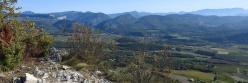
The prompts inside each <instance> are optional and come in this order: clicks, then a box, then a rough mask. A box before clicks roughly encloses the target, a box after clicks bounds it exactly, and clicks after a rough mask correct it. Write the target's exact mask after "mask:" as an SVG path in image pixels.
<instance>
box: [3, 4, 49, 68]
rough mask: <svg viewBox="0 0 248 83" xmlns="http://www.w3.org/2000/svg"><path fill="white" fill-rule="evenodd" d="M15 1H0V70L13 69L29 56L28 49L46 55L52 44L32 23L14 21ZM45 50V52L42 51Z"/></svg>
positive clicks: (15, 15) (15, 12) (15, 14)
mask: <svg viewBox="0 0 248 83" xmlns="http://www.w3.org/2000/svg"><path fill="white" fill-rule="evenodd" d="M16 2H17V0H1V1H0V11H1V12H0V70H1V71H8V70H11V69H14V68H15V67H16V66H18V65H19V64H20V63H22V61H23V60H24V57H26V54H30V52H33V51H30V50H27V49H28V48H38V47H41V49H40V50H42V52H39V53H36V54H35V55H39V54H46V52H47V50H46V49H48V48H49V46H50V45H51V43H52V38H51V37H50V36H48V35H47V33H46V32H44V31H42V30H40V29H38V28H37V27H35V24H34V23H33V22H20V21H18V20H17V19H16V17H17V16H18V13H17V12H18V11H17V10H18V8H16V7H15V3H16ZM44 50H46V51H44Z"/></svg>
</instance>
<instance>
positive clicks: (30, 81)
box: [13, 62, 111, 83]
mask: <svg viewBox="0 0 248 83" xmlns="http://www.w3.org/2000/svg"><path fill="white" fill-rule="evenodd" d="M99 73H100V71H97V72H96V74H90V73H87V72H79V71H75V70H72V69H70V67H69V66H65V65H60V64H57V63H55V62H47V63H44V65H43V67H36V68H35V69H34V70H33V73H26V74H25V76H21V77H16V78H14V79H13V81H14V83H111V82H110V81H108V80H106V79H103V78H100V77H98V76H97V74H99Z"/></svg>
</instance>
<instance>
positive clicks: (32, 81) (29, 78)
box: [24, 73, 42, 83]
mask: <svg viewBox="0 0 248 83" xmlns="http://www.w3.org/2000/svg"><path fill="white" fill-rule="evenodd" d="M41 82H42V81H41V79H38V78H36V77H34V75H32V74H29V73H26V74H25V82H24V83H41Z"/></svg>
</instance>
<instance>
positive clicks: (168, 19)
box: [19, 8, 248, 43]
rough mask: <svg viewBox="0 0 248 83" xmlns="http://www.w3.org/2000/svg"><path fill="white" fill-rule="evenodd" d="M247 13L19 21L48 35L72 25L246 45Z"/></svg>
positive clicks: (69, 15) (84, 15)
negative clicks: (35, 25)
mask: <svg viewBox="0 0 248 83" xmlns="http://www.w3.org/2000/svg"><path fill="white" fill-rule="evenodd" d="M247 15H248V12H247V10H245V9H240V8H229V9H205V10H199V11H193V12H180V13H148V12H135V11H133V12H125V13H118V14H104V13H94V12H77V11H68V12H56V13H47V14H38V13H34V12H31V11H27V12H23V13H22V14H21V15H20V17H19V19H20V20H23V19H25V20H26V19H29V20H32V21H34V22H35V23H36V24H37V25H38V26H39V27H41V28H44V29H45V30H47V31H48V32H50V33H60V32H72V30H73V29H72V26H73V23H80V24H82V25H86V26H91V27H93V28H94V29H98V30H100V31H102V32H106V33H111V34H117V35H127V36H146V35H148V34H149V35H155V36H159V37H161V38H174V37H178V36H180V37H184V38H187V39H192V40H198V39H199V40H206V41H209V42H219V43H223V42H233V43H248V41H244V40H248V38H246V37H245V35H246V34H248V16H247ZM175 35H176V36H175Z"/></svg>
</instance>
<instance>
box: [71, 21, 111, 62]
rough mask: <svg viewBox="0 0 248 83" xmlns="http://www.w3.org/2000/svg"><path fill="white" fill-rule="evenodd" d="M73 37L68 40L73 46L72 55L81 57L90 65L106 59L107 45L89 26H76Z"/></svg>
mask: <svg viewBox="0 0 248 83" xmlns="http://www.w3.org/2000/svg"><path fill="white" fill-rule="evenodd" d="M73 27H74V30H73V33H72V36H71V37H70V38H69V39H68V42H69V43H70V44H71V46H72V47H71V50H70V53H71V55H75V56H76V57H79V58H80V59H82V60H83V61H85V62H86V63H88V64H93V65H95V64H97V63H98V62H99V61H101V60H102V59H103V58H104V55H105V54H104V49H105V48H106V44H105V43H104V42H103V40H102V39H101V37H99V36H98V35H96V34H94V31H93V30H92V29H91V28H90V27H87V26H82V25H80V24H74V26H73Z"/></svg>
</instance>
